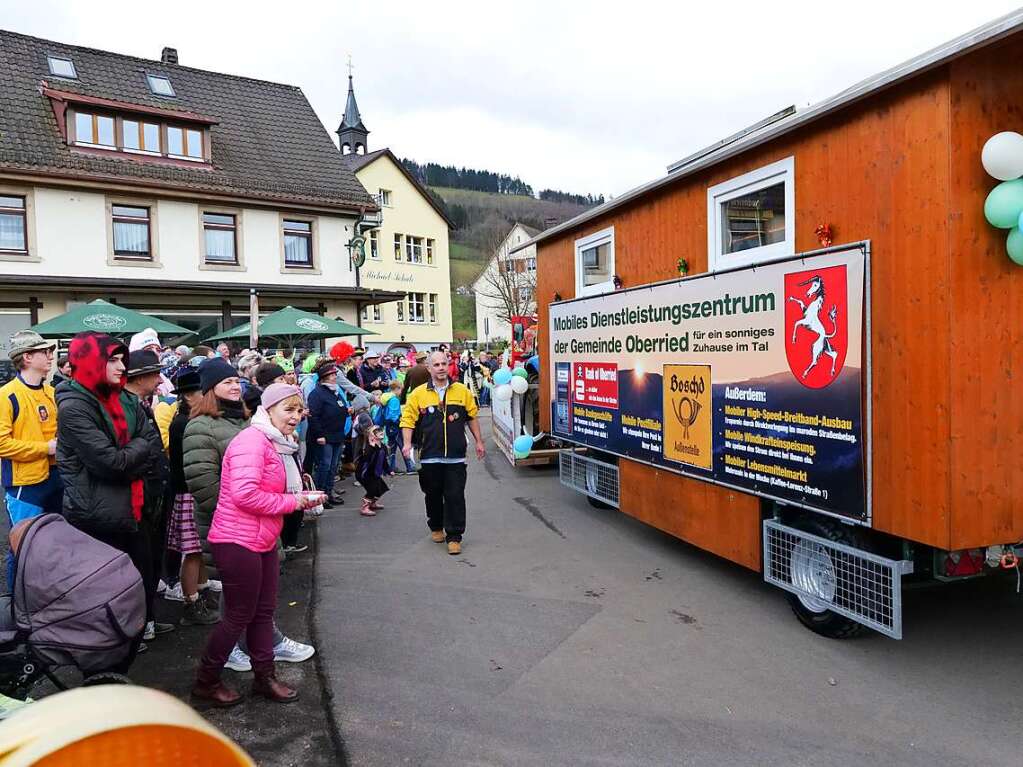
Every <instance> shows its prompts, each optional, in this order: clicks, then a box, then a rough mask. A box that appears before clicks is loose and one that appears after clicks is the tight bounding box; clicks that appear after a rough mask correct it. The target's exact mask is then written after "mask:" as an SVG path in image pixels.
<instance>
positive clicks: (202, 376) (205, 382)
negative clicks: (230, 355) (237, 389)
mask: <svg viewBox="0 0 1023 767" xmlns="http://www.w3.org/2000/svg"><path fill="white" fill-rule="evenodd" d="M237 377H238V371H237V370H235V369H234V368H233V367H231V363H230V362H228V361H227V360H225V359H223V358H222V357H211V358H210V359H208V360H206V361H205V362H204V363H202V364H201V365H200V366H199V383H200V384H201V385H202V393H203V394H205V393H206V392H208V391H210V390H212V389H213V387H214V386H216V385H217V384H218V383H220V382H221V381H223V380H224V379H226V378H237Z"/></svg>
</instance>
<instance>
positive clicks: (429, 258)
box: [426, 239, 433, 266]
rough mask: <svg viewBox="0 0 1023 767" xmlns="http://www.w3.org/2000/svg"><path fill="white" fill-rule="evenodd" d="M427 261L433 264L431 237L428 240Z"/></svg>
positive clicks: (428, 263)
mask: <svg viewBox="0 0 1023 767" xmlns="http://www.w3.org/2000/svg"><path fill="white" fill-rule="evenodd" d="M426 263H427V265H428V266H433V240H430V239H427V241H426Z"/></svg>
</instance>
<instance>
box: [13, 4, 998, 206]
mask: <svg viewBox="0 0 1023 767" xmlns="http://www.w3.org/2000/svg"><path fill="white" fill-rule="evenodd" d="M12 5H13V6H14V7H13V8H12V7H11V6H12ZM1015 7H1016V4H1015V3H1012V2H1000V1H998V0H969V2H956V3H934V2H933V0H932V1H931V2H893V1H892V0H886V2H878V1H877V0H859V2H827V1H825V2H816V3H804V2H775V3H734V2H733V3H716V2H707V3H702V4H700V5H699V7H697V4H695V3H670V4H669V3H665V2H647V1H646V0H632V2H620V1H617V2H557V1H556V0H544V1H543V2H539V1H535V0H516V2H511V3H493V2H484V3H480V2H444V1H443V0H435V2H429V3H424V2H421V1H420V2H404V0H391V2H388V3H382V2H379V0H365V1H364V2H351V1H350V0H344V1H343V2H325V1H324V2H316V1H314V0H290V2H287V3H283V4H282V3H279V2H275V3H263V2H255V1H253V2H245V3H234V2H226V1H225V0H220V1H217V0H203V2H194V1H193V0H177V2H173V3H169V4H167V3H163V4H156V5H153V4H147V3H138V2H132V3H127V2H124V3H120V2H108V1H106V0H90V1H89V2H81V1H80V0H75V1H74V2H72V0H34V1H33V2H31V3H30V2H27V0H5V1H4V2H3V13H2V14H0V24H2V25H3V26H4V27H6V28H8V29H12V30H14V31H17V32H23V33H26V34H31V35H37V36H39V37H46V38H49V39H54V40H59V41H62V42H68V43H73V44H77V45H87V46H92V47H96V48H103V49H106V50H111V51H116V52H119V53H127V54H132V55H136V56H142V57H146V58H159V55H160V50H161V48H162V47H163V46H165V45H170V46H174V47H176V48H177V49H178V51H179V55H180V57H181V63H182V64H186V65H188V66H194V67H200V68H203V69H211V70H215V71H221V72H230V73H233V74H241V75H247V76H250V77H257V78H261V79H266V80H274V81H278V82H285V83H290V84H293V85H298V86H300V87H301V88H302V90H303V91H304V92H305V94H306V96H307V97H308V98H309V100H310V102H311V103H312V105H313V107H314V108H315V110H316V111H317V113H318V114H319V116H320V119H321V120H322V121H323V122H324V124H325V125H326V126H327V127H328V129H329V130H330V131H331V132H333V131H334V130H335V129H336V128H337V125H338V122H339V121H340V117H341V114H342V112H343V111H344V101H345V94H346V89H347V69H346V66H345V62H346V59H347V56H348V54H351V56H352V59H353V62H354V65H355V91H356V95H357V97H358V100H359V107H360V109H361V111H362V116H363V119H364V121H365V123H366V126H367V127H368V128H369V129H370V130H371V133H370V136H369V145H370V149H371V150H372V149H377V148H380V147H382V146H389V147H390V148H391V149H392V150H393V151H394V152H395V153H396V154H397V155H399V156H402V157H411V158H414V159H416V160H418V161H420V162H426V161H432V162H439V163H443V164H455V165H459V166H462V165H464V166H467V167H475V168H481V169H482V168H485V169H488V170H494V171H500V172H505V173H510V174H511V175H519V176H521V177H522V178H523V180H525V181H526V182H528V183H530V184H532V186H533V188H534V189H535V190H537V191H539V190H540V189H541V188H545V187H551V188H556V189H561V190H564V191H571V192H578V193H586V192H591V193H594V194H597V193H603V194H605V195H606V194H614V195H617V194H620V193H621V192H623V191H625V190H627V189H629V188H631V187H633V186H636V185H637V184H640V183H643V182H644V181H648V180H650V179H652V178H654V177H656V176H659V175H661V174H663V173H664V170H665V167H666V166H667V165H668V164H669V163H671V162H673V161H675V160H677V159H679V158H681V157H683V156H685V155H687V154H689V153H691V152H693V151H695V150H697V149H700V148H701V147H703V146H705V145H707V144H710V143H713V142H714V141H716V140H718V139H720V138H723V137H724V136H726V135H728V134H730V133H733V132H735V131H737V130H740V129H742V128H743V127H745V126H747V125H749V124H751V123H753V122H756V121H757V120H759V119H761V118H763V117H766V116H767V115H769V114H771V113H773V112H776V111H777V110H779V109H781V108H783V107H785V106H788V105H790V104H795V105H797V106H799V107H805V106H806V105H807V104H809V103H813V102H817V101H820V100H821V99H823V98H827V97H828V96H830V95H832V94H834V93H836V92H838V91H840V90H842V89H844V88H845V87H847V86H849V85H851V84H853V83H854V82H856V81H858V80H861V79H863V78H865V77H869V76H870V75H872V74H875V73H877V72H879V71H881V70H883V69H887V68H888V67H891V66H893V65H895V64H898V63H900V62H902V61H904V60H906V59H909V58H912V57H913V56H915V55H917V54H919V53H921V52H923V51H925V50H927V49H929V48H932V47H934V46H936V45H939V44H941V43H943V42H945V41H947V40H950V39H952V38H954V37H957V36H958V35H960V34H962V33H964V32H966V31H968V30H970V29H973V28H974V27H977V26H980V25H981V24H984V23H986V22H988V21H990V20H992V19H994V18H996V17H998V16H1001V15H1002V14H1005V13H1008V12H1009V11H1011V10H1013V9H1014V8H1015ZM149 9H154V10H149ZM155 9H158V10H155Z"/></svg>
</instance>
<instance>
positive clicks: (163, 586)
mask: <svg viewBox="0 0 1023 767" xmlns="http://www.w3.org/2000/svg"><path fill="white" fill-rule="evenodd" d="M166 590H167V581H165V580H164V579H163V578H161V579H160V581H159V583H157V584H156V593H157V594H162V593H163V592H165V591H166Z"/></svg>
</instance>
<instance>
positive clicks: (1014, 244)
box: [1005, 227, 1023, 266]
mask: <svg viewBox="0 0 1023 767" xmlns="http://www.w3.org/2000/svg"><path fill="white" fill-rule="evenodd" d="M1005 249H1006V250H1007V251H1008V252H1009V258H1011V259H1012V261H1013V263H1016V264H1019V265H1020V266H1023V231H1021V230H1020V229H1019V227H1017V228H1015V229H1013V230H1012V231H1011V232H1009V237H1008V238H1007V239H1006V240H1005Z"/></svg>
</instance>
